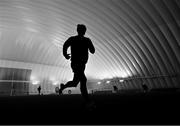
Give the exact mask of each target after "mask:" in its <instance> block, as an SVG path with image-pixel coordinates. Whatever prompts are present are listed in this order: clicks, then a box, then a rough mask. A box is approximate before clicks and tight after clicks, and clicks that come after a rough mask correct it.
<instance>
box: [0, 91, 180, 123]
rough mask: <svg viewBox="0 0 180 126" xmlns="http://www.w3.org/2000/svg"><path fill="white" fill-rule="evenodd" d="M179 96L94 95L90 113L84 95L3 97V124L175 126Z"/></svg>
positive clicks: (179, 110)
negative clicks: (93, 107) (94, 106)
mask: <svg viewBox="0 0 180 126" xmlns="http://www.w3.org/2000/svg"><path fill="white" fill-rule="evenodd" d="M179 96H180V94H179V93H172V92H171V93H170V92H169V93H167V92H159V93H157V92H156V93H149V94H143V93H136V94H133V93H129V94H104V95H103V94H94V95H92V98H93V100H94V101H95V103H96V105H97V107H96V109H94V110H93V111H88V110H86V109H85V108H84V106H83V104H82V103H83V100H82V98H81V95H62V96H54V95H46V96H45V95H44V96H13V97H0V109H1V112H0V116H1V117H0V124H3V125H5V124H7V125H11V124H12V125H21V124H22V125H34V124H35V125H39V124H41V125H61V124H62V125H81V124H82V125H94V124H95V125H141V124H142V125H174V124H176V125H177V124H180V103H179V100H180V98H179Z"/></svg>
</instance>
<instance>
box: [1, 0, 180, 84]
mask: <svg viewBox="0 0 180 126" xmlns="http://www.w3.org/2000/svg"><path fill="white" fill-rule="evenodd" d="M179 13H180V2H179V1H177V0H146V1H144V0H103V1H102V0H36V1H33V0H27V1H24V0H13V1H11V0H1V1H0V59H3V60H12V61H18V62H30V63H34V64H45V65H50V66H56V67H62V69H63V67H66V68H67V66H68V65H67V61H66V60H65V58H64V57H63V56H62V46H63V43H64V42H65V40H66V39H67V38H68V37H70V36H72V35H76V25H77V24H79V23H83V24H85V25H86V26H87V33H86V36H88V37H89V38H91V39H92V41H93V43H94V45H95V48H96V54H95V55H90V59H89V62H88V64H87V69H86V73H87V75H88V76H91V77H94V78H99V79H102V78H113V77H131V76H151V75H154V74H159V75H169V74H174V73H179V72H180V67H179V66H180V16H179ZM63 73H64V74H68V73H66V69H64V71H63ZM62 76H64V75H62ZM160 83H161V84H162V83H163V82H160ZM162 85H163V84H162Z"/></svg>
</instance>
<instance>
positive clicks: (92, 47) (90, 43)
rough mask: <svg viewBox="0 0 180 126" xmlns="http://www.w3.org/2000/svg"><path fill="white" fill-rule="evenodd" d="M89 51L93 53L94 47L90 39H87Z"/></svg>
mask: <svg viewBox="0 0 180 126" xmlns="http://www.w3.org/2000/svg"><path fill="white" fill-rule="evenodd" d="M89 51H90V52H91V53H92V54H94V53H95V48H94V45H93V43H92V41H91V40H90V39H89Z"/></svg>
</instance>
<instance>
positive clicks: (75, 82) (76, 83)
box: [59, 74, 79, 94]
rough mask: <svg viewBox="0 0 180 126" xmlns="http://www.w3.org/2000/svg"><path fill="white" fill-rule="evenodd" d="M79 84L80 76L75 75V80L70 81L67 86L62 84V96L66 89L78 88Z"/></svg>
mask: <svg viewBox="0 0 180 126" xmlns="http://www.w3.org/2000/svg"><path fill="white" fill-rule="evenodd" d="M78 83H79V76H78V75H77V74H74V77H73V80H72V81H68V82H67V83H66V84H65V85H64V84H61V85H60V86H61V87H60V90H59V92H60V94H61V93H62V91H63V90H64V89H66V88H69V87H76V86H77V85H78Z"/></svg>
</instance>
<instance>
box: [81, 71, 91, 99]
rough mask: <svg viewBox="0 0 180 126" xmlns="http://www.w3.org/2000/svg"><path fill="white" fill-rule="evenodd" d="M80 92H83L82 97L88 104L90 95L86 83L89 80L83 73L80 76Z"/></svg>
mask: <svg viewBox="0 0 180 126" xmlns="http://www.w3.org/2000/svg"><path fill="white" fill-rule="evenodd" d="M80 76H81V77H80V90H81V95H82V97H83V98H84V99H85V101H86V102H89V101H90V99H89V95H88V91H87V87H86V82H87V78H86V76H85V74H84V73H81V75H80Z"/></svg>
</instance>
